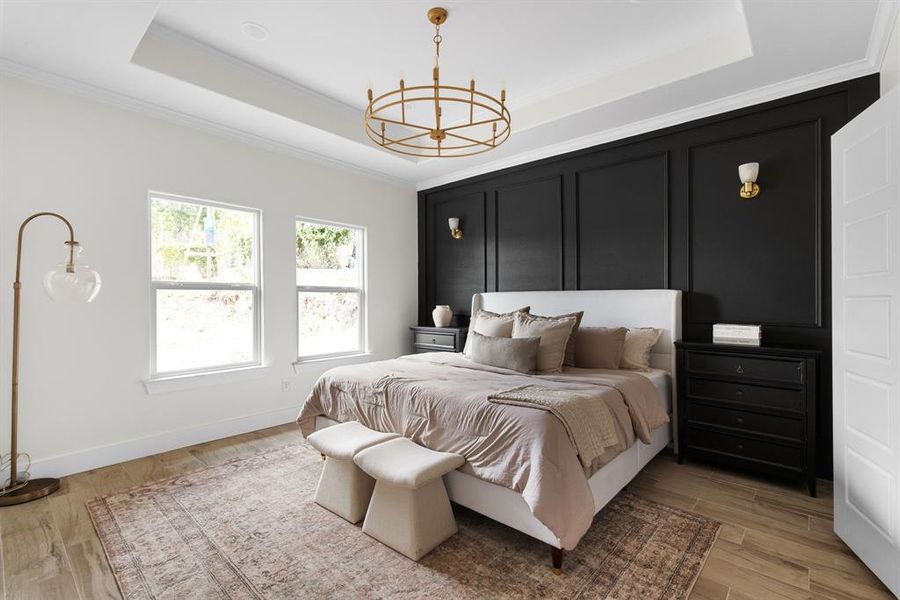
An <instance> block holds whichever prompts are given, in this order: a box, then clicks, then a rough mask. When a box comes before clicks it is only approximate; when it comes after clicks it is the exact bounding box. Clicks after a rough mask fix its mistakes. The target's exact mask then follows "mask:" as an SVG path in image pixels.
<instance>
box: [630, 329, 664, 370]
mask: <svg viewBox="0 0 900 600" xmlns="http://www.w3.org/2000/svg"><path fill="white" fill-rule="evenodd" d="M661 334H662V330H661V329H655V328H653V327H641V328H640V329H629V330H628V333H627V334H626V335H625V352H624V353H623V354H622V362H621V363H619V368H620V369H641V370H643V369H647V368H649V367H650V350H651V349H652V348H653V346H654V345H656V341H657V340H658V339H659V336H660V335H661Z"/></svg>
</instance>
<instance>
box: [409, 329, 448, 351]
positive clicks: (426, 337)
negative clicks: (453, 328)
mask: <svg viewBox="0 0 900 600" xmlns="http://www.w3.org/2000/svg"><path fill="white" fill-rule="evenodd" d="M415 344H416V345H417V346H443V347H445V348H450V349H453V348H454V347H455V345H456V341H455V337H454V335H453V334H452V333H416V337H415Z"/></svg>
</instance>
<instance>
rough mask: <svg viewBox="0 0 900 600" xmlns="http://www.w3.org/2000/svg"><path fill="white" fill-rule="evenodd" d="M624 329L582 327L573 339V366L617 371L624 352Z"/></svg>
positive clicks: (625, 330) (625, 331)
mask: <svg viewBox="0 0 900 600" xmlns="http://www.w3.org/2000/svg"><path fill="white" fill-rule="evenodd" d="M627 333H628V329H626V328H625V327H582V328H581V329H579V330H578V337H576V338H575V366H576V367H581V368H584V369H618V368H619V364H620V363H621V362H622V354H623V353H624V352H625V335H626V334H627Z"/></svg>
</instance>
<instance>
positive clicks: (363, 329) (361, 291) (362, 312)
mask: <svg viewBox="0 0 900 600" xmlns="http://www.w3.org/2000/svg"><path fill="white" fill-rule="evenodd" d="M300 222H302V223H310V224H313V225H327V226H329V227H343V228H346V229H352V230H355V231H357V232H358V234H359V241H358V244H359V246H358V248H359V263H358V264H359V268H358V269H357V270H358V272H359V281H358V282H357V286H356V287H340V286H319V285H299V284H297V290H296V292H295V293H294V295H295V298H294V306H295V311H294V316H295V326H294V332H295V333H296V334H297V337H296V342H297V343H296V344H295V345H294V348H295V350H296V351H297V360H296V361H295V362H294V364H295V365H299V364H302V363H307V362H315V361H320V360H328V359H333V358H342V357H347V356H360V355H363V354H367V353H368V346H367V343H368V326H367V319H366V313H367V312H368V303H367V299H366V259H367V256H366V255H367V254H368V248H367V247H366V245H367V232H366V228H365V227H364V226H362V225H352V224H350V223H338V222H337V221H325V220H323V219H314V218H311V217H302V216H298V217H295V218H294V252H295V256H296V252H297V223H300ZM295 260H296V259H295ZM296 273H297V272H296V266H295V269H294V283H295V284H296V280H297V274H296ZM300 292H322V293H329V292H345V293H356V294H357V295H358V296H359V332H358V333H359V343H358V344H357V349H356V350H347V351H345V352H323V353H321V354H308V355H303V356H300V298H299V294H300Z"/></svg>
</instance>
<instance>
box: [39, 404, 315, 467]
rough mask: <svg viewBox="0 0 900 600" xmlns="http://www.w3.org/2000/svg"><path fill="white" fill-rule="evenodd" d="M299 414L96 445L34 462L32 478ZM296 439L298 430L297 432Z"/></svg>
mask: <svg viewBox="0 0 900 600" xmlns="http://www.w3.org/2000/svg"><path fill="white" fill-rule="evenodd" d="M299 412H300V408H299V407H298V406H291V407H288V408H280V409H276V410H271V411H268V412H264V413H258V414H255V415H248V416H246V417H238V418H235V419H228V420H225V421H218V422H215V423H207V424H205V425H200V426H198V427H190V428H187V429H179V430H176V431H167V432H165V433H159V434H156V435H151V436H147V437H142V438H137V439H132V440H126V441H123V442H118V443H115V444H109V445H107V446H97V447H94V448H88V449H86V450H78V451H76V452H70V453H68V454H59V455H57V456H50V457H47V458H41V459H38V460H35V461H34V462H33V463H32V464H31V476H32V477H64V476H66V475H71V474H73V473H81V472H82V471H89V470H90V469H96V468H98V467H105V466H108V465H113V464H116V463H120V462H125V461H128V460H133V459H135V458H141V457H143V456H149V455H151V454H158V453H160V452H167V451H169V450H175V449H177V448H184V447H185V446H192V445H194V444H201V443H203V442H209V441H212V440H218V439H221V438H225V437H229V436H232V435H239V434H241V433H248V432H250V431H256V430H258V429H265V428H266V427H274V426H276V425H283V424H285V423H290V422H292V421H294V420H295V419H296V418H297V414H298V413H299ZM297 437H298V439H299V437H300V429H299V428H298V429H297Z"/></svg>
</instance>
